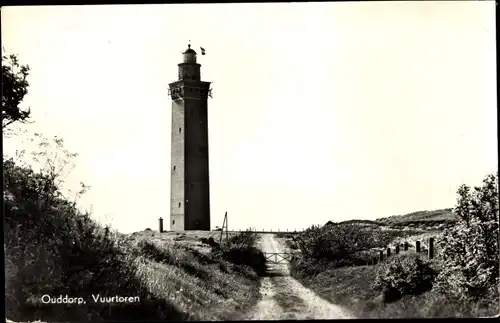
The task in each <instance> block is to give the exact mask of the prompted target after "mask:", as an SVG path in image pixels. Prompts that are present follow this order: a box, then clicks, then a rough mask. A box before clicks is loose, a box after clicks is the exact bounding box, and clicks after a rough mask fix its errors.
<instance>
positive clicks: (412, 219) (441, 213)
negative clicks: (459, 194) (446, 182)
mask: <svg viewBox="0 0 500 323" xmlns="http://www.w3.org/2000/svg"><path fill="white" fill-rule="evenodd" d="M457 221H458V216H457V215H456V214H455V213H454V212H453V209H441V210H434V211H418V212H413V213H408V214H405V215H394V216H390V217H387V218H382V219H377V220H376V222H377V223H380V224H382V225H391V226H407V225H427V226H429V225H438V224H447V223H451V224H454V223H456V222H457Z"/></svg>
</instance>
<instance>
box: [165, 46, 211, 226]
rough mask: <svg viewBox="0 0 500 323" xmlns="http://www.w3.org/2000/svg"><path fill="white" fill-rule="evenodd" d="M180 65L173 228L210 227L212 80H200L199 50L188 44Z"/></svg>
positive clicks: (174, 86)
mask: <svg viewBox="0 0 500 323" xmlns="http://www.w3.org/2000/svg"><path fill="white" fill-rule="evenodd" d="M182 55H183V61H182V63H180V64H178V66H179V75H178V80H177V81H176V82H173V83H170V84H169V94H170V97H171V99H172V136H171V142H172V145H171V161H172V162H171V185H170V188H171V191H170V230H172V231H184V230H210V185H209V175H208V174H209V173H208V122H207V121H208V114H207V106H208V104H207V103H208V102H207V101H208V97H209V96H210V97H211V89H210V82H203V81H201V76H200V67H201V65H200V64H198V63H197V62H196V52H195V51H194V50H193V49H191V45H188V49H187V50H186V51H185V52H184V53H182Z"/></svg>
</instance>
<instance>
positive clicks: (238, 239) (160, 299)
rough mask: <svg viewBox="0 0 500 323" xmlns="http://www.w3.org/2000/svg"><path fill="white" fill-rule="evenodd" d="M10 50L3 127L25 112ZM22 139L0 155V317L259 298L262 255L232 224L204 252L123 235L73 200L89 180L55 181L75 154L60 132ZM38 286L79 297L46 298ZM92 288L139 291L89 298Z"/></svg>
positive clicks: (181, 315)
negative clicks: (1, 307)
mask: <svg viewBox="0 0 500 323" xmlns="http://www.w3.org/2000/svg"><path fill="white" fill-rule="evenodd" d="M9 59H10V65H8V64H6V63H5V62H3V65H4V66H2V86H3V95H2V118H3V120H4V123H2V128H3V130H5V127H7V126H8V125H11V124H12V123H14V122H21V123H23V122H26V121H27V120H28V118H29V115H30V111H29V110H23V109H21V108H20V103H21V101H22V100H23V98H24V96H25V95H26V93H27V89H28V82H27V81H26V76H27V75H28V68H27V67H24V66H20V65H19V63H18V62H17V59H16V57H15V56H10V57H3V60H9ZM16 68H19V69H20V70H19V71H17V70H16ZM30 140H31V141H35V140H36V141H37V143H38V147H39V149H38V150H37V151H34V152H32V153H31V154H28V153H27V152H26V151H24V150H22V151H18V152H17V153H16V155H15V156H4V159H3V165H2V166H3V175H4V177H3V187H4V190H3V199H4V206H5V207H4V211H3V212H2V215H3V220H4V223H5V226H4V253H5V275H6V277H5V296H6V301H5V307H6V317H7V318H8V319H10V320H14V321H34V320H41V321H101V320H127V321H130V320H141V321H144V320H228V319H229V320H231V319H238V317H237V315H236V314H235V313H240V312H241V311H242V310H244V309H245V308H247V307H249V306H252V305H253V304H254V303H255V302H257V300H258V298H259V297H260V295H259V292H258V290H259V285H260V282H259V276H258V275H259V274H260V273H261V270H262V269H261V267H262V259H263V255H262V254H261V253H260V254H259V252H258V251H257V250H256V249H255V248H254V247H253V245H252V244H253V242H254V237H253V236H251V235H249V234H246V233H243V234H240V235H238V236H235V237H233V238H232V239H231V240H229V241H228V242H227V243H226V244H224V245H221V246H219V245H214V247H213V249H212V250H211V251H210V250H209V251H208V253H204V252H202V251H200V250H199V249H195V248H190V247H189V246H186V245H181V244H178V243H177V242H175V241H167V240H162V239H159V240H154V238H152V235H153V236H154V233H152V231H151V230H147V233H146V235H147V236H146V235H143V236H141V235H123V234H120V233H118V232H116V231H113V230H111V229H110V228H109V227H102V226H101V225H99V224H97V223H96V222H95V221H94V220H93V219H92V218H91V214H90V213H89V212H83V211H81V210H80V209H79V208H78V206H77V204H78V200H79V198H80V197H81V196H82V195H83V194H85V192H86V191H87V190H88V189H89V188H90V187H89V186H87V185H85V184H84V183H81V187H80V190H79V191H78V192H76V193H74V194H73V193H71V192H70V191H69V192H65V191H64V190H63V183H64V178H65V176H66V175H67V173H68V172H69V171H70V170H71V167H73V166H74V164H73V160H74V158H76V156H77V154H74V153H71V152H69V151H68V150H66V149H65V148H64V143H63V140H62V139H61V138H58V137H54V138H53V139H52V140H49V139H47V138H45V137H44V136H43V135H41V134H35V135H34V137H33V138H30ZM26 157H30V158H31V161H30V163H27V162H25V161H23V160H25V158H26ZM43 295H49V296H50V297H51V298H53V299H57V298H58V297H59V296H61V298H62V297H64V296H66V295H67V296H69V297H74V298H81V301H78V302H80V303H59V304H46V303H44V302H43V301H42V296H43ZM98 295H100V296H102V297H106V296H108V297H112V296H120V297H131V298H136V297H137V298H138V301H134V302H112V303H101V302H95V301H94V300H93V297H97V296H98ZM137 298H136V299H133V300H137ZM83 301H85V302H83Z"/></svg>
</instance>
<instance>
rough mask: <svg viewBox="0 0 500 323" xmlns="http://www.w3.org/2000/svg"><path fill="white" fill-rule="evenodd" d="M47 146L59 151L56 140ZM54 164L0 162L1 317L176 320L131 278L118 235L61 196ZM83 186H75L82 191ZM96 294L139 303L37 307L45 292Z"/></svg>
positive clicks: (130, 266) (173, 313)
mask: <svg viewBox="0 0 500 323" xmlns="http://www.w3.org/2000/svg"><path fill="white" fill-rule="evenodd" d="M54 141H55V142H56V144H58V146H59V148H60V145H59V144H60V143H61V142H60V141H58V139H57V138H56V140H54ZM46 142H47V141H44V142H43V143H44V146H45V143H46ZM35 155H36V156H37V157H40V156H42V154H35ZM66 156H67V157H68V156H71V154H67V155H66ZM57 164H58V163H57V161H54V160H50V164H49V166H50V167H49V168H48V169H45V170H44V169H42V170H41V171H38V172H35V171H34V170H33V169H32V168H31V167H29V166H20V165H18V164H16V162H15V161H14V160H13V159H12V158H5V159H4V163H3V173H4V178H3V180H4V183H3V184H4V191H3V196H4V212H2V215H3V218H4V224H5V229H4V230H5V231H4V252H5V263H6V280H5V291H6V293H5V295H6V302H5V307H6V316H7V317H8V318H9V319H12V320H14V321H34V320H36V319H40V320H42V321H82V320H91V321H96V320H103V319H104V320H107V319H108V320H109V319H114V320H122V319H127V320H137V319H139V318H141V319H146V318H147V319H159V318H161V319H182V318H183V314H181V313H179V312H178V311H177V310H176V309H175V308H173V307H172V306H171V305H170V304H169V303H167V302H165V300H159V299H157V298H156V297H154V296H152V295H150V293H149V292H148V291H147V289H145V288H144V287H143V286H142V285H141V283H140V282H139V281H138V280H137V278H136V268H137V267H136V266H135V261H136V258H135V257H133V256H130V255H127V254H126V252H125V251H126V248H127V246H126V243H124V241H122V240H121V238H120V237H119V236H118V234H116V233H114V232H111V231H110V230H109V228H107V227H106V228H103V227H101V226H99V225H98V224H97V223H96V222H95V221H93V220H92V219H91V218H90V215H89V214H88V213H82V212H80V211H79V210H78V208H77V207H76V202H70V201H69V200H68V199H67V198H65V197H64V196H63V194H62V193H61V192H60V189H59V180H60V178H59V173H58V170H56V169H55V168H54V167H53V166H54V165H57ZM59 165H63V166H64V165H67V161H63V162H62V164H59ZM85 188H86V187H85V185H82V191H81V192H80V193H81V194H83V192H84V191H85ZM99 293H100V294H103V293H106V294H108V295H120V296H139V297H140V299H141V300H144V301H143V302H142V303H141V304H137V303H134V304H117V305H116V306H108V305H106V304H101V303H92V302H87V304H85V305H80V306H73V307H62V306H61V307H57V306H46V305H44V304H42V303H41V295H44V294H47V295H53V296H54V297H57V296H58V295H70V296H72V297H82V298H84V299H90V297H91V295H92V294H99ZM108 307H109V309H108Z"/></svg>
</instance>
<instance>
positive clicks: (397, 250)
mask: <svg viewBox="0 0 500 323" xmlns="http://www.w3.org/2000/svg"><path fill="white" fill-rule="evenodd" d="M397 254H399V244H398V245H396V255H397Z"/></svg>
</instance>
